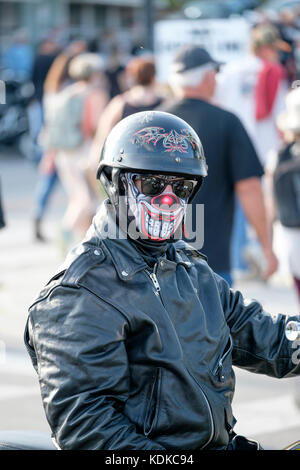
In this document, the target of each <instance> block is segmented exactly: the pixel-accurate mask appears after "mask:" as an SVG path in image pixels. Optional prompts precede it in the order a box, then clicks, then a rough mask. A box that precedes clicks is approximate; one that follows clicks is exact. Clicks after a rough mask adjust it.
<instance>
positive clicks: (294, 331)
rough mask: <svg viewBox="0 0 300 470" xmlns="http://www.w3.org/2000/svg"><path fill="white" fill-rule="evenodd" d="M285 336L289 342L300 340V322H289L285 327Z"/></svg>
mask: <svg viewBox="0 0 300 470" xmlns="http://www.w3.org/2000/svg"><path fill="white" fill-rule="evenodd" d="M285 336H286V337H287V339H288V340H289V341H296V340H300V322H298V321H289V322H288V323H287V324H286V327H285Z"/></svg>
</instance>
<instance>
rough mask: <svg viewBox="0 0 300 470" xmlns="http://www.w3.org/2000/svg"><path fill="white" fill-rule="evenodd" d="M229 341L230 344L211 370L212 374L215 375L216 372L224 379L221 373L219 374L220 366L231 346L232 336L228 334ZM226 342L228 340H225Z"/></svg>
mask: <svg viewBox="0 0 300 470" xmlns="http://www.w3.org/2000/svg"><path fill="white" fill-rule="evenodd" d="M229 342H230V345H229V347H228V349H227V351H226V352H225V354H223V356H221V358H220V359H219V360H218V363H217V365H216V366H215V368H214V371H213V374H214V375H217V374H218V375H219V377H220V379H221V380H223V379H224V377H223V375H222V374H221V372H222V367H223V362H224V361H225V359H226V357H227V356H228V354H229V353H230V351H231V346H232V338H231V336H229ZM227 344H228V342H227Z"/></svg>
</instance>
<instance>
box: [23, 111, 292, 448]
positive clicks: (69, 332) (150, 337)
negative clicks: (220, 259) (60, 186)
mask: <svg viewBox="0 0 300 470" xmlns="http://www.w3.org/2000/svg"><path fill="white" fill-rule="evenodd" d="M206 176H207V166H206V162H205V157H204V152H203V148H202V145H201V142H200V140H199V138H198V136H197V134H196V133H195V131H194V130H193V129H192V128H191V127H190V126H189V124H187V123H186V122H185V121H183V120H182V119H180V118H178V117H176V116H174V115H172V114H169V113H165V112H160V111H151V112H142V113H136V114H133V115H131V116H129V117H127V118H125V119H123V120H122V121H120V122H119V123H118V124H117V125H116V126H115V127H114V129H113V130H112V131H111V133H110V134H109V135H108V137H107V139H106V142H105V145H104V147H103V149H102V154H101V158H100V163H99V168H98V173H97V177H98V179H100V181H101V183H102V185H103V186H104V188H105V190H106V192H107V195H108V199H107V200H106V201H104V203H103V204H102V205H101V207H100V209H99V212H98V213H97V214H96V216H95V217H94V221H93V224H92V226H91V227H90V229H89V231H88V232H87V234H86V237H85V239H84V240H83V241H82V243H81V244H80V245H79V246H77V247H75V248H74V249H73V250H72V252H71V253H70V254H69V256H68V257H67V259H66V261H65V263H64V265H63V266H62V267H61V268H60V269H59V270H58V272H57V274H55V275H54V276H53V277H52V279H51V280H50V281H49V282H48V284H47V285H46V287H45V288H44V289H43V290H42V292H41V294H40V296H39V297H38V298H37V299H36V300H35V302H34V303H33V304H32V306H31V307H30V309H29V317H28V321H27V324H26V329H25V343H26V346H27V349H28V351H29V354H30V357H31V359H32V362H33V365H34V367H35V369H36V371H37V373H38V376H39V382H40V386H41V394H42V400H43V404H44V409H45V413H46V416H47V420H48V422H49V424H50V427H51V429H52V437H53V440H54V442H55V445H56V446H57V447H58V448H60V449H66V450H67V449H70V450H71V449H82V450H83V449H89V450H92V449H95V450H96V449H98V450H151V451H161V450H168V451H170V452H171V451H175V452H176V451H177V452H178V451H182V450H200V449H213V450H214V449H215V450H217V449H218V450H226V449H239V448H243V449H245V448H247V449H249V450H250V449H251V450H257V449H259V448H260V445H259V444H258V443H256V442H255V441H251V440H249V439H247V438H245V437H243V436H237V435H236V434H235V432H234V425H235V422H236V420H235V418H234V416H233V414H232V408H231V402H232V398H233V394H234V388H235V376H234V372H233V369H232V366H233V365H235V366H238V367H242V368H245V369H248V370H251V371H252V372H257V373H264V374H267V375H270V376H272V377H293V376H296V375H299V374H300V365H299V364H296V363H293V360H292V357H293V353H294V349H293V345H292V344H290V342H289V341H288V339H287V337H286V336H285V326H286V323H287V321H288V320H290V319H291V320H293V321H294V322H295V324H298V323H297V322H300V318H299V317H298V316H294V317H288V316H285V315H278V317H277V318H275V319H274V317H273V316H272V315H269V314H268V313H266V312H265V311H264V310H263V308H262V306H261V305H260V303H259V302H257V301H256V300H248V299H244V298H243V296H242V294H241V293H240V292H238V291H234V290H233V289H230V287H229V285H228V284H227V282H226V281H225V280H224V279H223V278H222V277H220V276H218V275H217V274H216V273H215V272H214V271H213V270H212V269H211V268H210V266H209V260H208V261H207V260H206V257H205V256H203V255H202V254H201V253H200V252H199V251H198V250H197V249H195V246H192V245H188V244H186V243H185V242H184V241H183V240H181V239H180V238H181V235H182V232H183V230H184V231H185V229H186V228H185V219H186V217H185V215H186V211H187V207H188V204H189V203H190V202H191V201H192V200H193V198H194V196H195V195H196V194H197V192H198V191H199V189H200V187H201V185H202V183H203V180H204V179H205V177H206ZM204 184H205V183H204ZM196 222H197V221H196ZM216 229H217V226H216ZM299 324H300V323H299Z"/></svg>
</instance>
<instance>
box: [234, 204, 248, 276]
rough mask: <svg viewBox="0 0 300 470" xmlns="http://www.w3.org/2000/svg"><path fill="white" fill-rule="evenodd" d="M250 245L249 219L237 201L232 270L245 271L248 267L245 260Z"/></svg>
mask: <svg viewBox="0 0 300 470" xmlns="http://www.w3.org/2000/svg"><path fill="white" fill-rule="evenodd" d="M247 244H248V237H247V219H246V216H245V213H244V210H243V208H242V206H241V205H240V203H239V201H238V199H237V198H236V200H235V213H234V224H233V230H232V237H231V268H232V269H238V270H241V271H245V270H247V269H248V265H247V263H246V262H245V260H244V259H243V251H244V248H245V247H246V246H247Z"/></svg>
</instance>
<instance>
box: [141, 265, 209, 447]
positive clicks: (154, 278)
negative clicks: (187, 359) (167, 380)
mask: <svg viewBox="0 0 300 470" xmlns="http://www.w3.org/2000/svg"><path fill="white" fill-rule="evenodd" d="M156 269H157V263H156V264H155V265H154V268H153V271H152V272H150V271H148V270H147V269H146V273H147V274H148V276H149V277H150V279H151V281H152V282H153V285H154V287H155V295H157V296H158V297H159V298H160V300H161V302H162V304H163V305H164V303H163V300H162V298H161V293H160V292H161V288H160V285H159V282H158V279H157V276H156ZM186 369H187V371H188V373H189V375H190V376H191V377H192V379H193V380H194V381H195V382H196V384H197V386H198V387H199V390H200V392H201V393H202V396H203V398H204V401H205V404H206V407H207V409H208V414H209V419H210V424H211V433H210V436H209V438H208V441H207V442H206V443H205V444H204V445H203V446H202V447H201V450H202V449H204V447H206V446H208V444H209V443H210V442H211V441H212V439H213V437H214V433H215V425H214V419H213V415H212V411H211V406H210V403H209V401H208V398H207V396H206V394H205V393H204V391H203V389H202V387H201V385H200V384H199V383H198V381H197V380H196V379H195V377H194V376H193V375H192V374H191V372H190V371H189V369H188V368H186Z"/></svg>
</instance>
